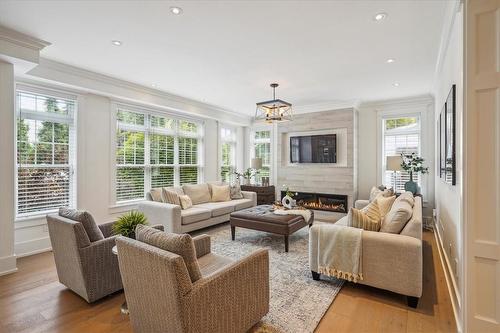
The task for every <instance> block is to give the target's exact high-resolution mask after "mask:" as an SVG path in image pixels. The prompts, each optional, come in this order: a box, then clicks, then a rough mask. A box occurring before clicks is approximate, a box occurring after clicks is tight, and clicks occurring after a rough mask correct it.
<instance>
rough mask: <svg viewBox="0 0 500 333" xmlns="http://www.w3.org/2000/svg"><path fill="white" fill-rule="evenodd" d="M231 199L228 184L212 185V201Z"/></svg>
mask: <svg viewBox="0 0 500 333" xmlns="http://www.w3.org/2000/svg"><path fill="white" fill-rule="evenodd" d="M230 200H231V189H230V188H229V185H221V186H217V185H212V201H214V202H218V201H230Z"/></svg>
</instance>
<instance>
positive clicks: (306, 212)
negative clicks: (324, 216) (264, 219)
mask: <svg viewBox="0 0 500 333" xmlns="http://www.w3.org/2000/svg"><path fill="white" fill-rule="evenodd" d="M274 214H277V215H300V216H302V217H303V218H304V221H306V223H308V222H309V220H310V219H311V211H310V210H308V209H275V210H274Z"/></svg>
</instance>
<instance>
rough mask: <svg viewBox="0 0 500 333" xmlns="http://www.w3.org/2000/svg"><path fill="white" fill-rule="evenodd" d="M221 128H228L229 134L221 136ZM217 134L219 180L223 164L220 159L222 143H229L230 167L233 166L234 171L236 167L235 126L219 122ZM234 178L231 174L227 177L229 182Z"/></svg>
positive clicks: (236, 145) (236, 144)
mask: <svg viewBox="0 0 500 333" xmlns="http://www.w3.org/2000/svg"><path fill="white" fill-rule="evenodd" d="M223 130H228V131H230V133H231V135H230V136H229V137H223V136H222V131H223ZM218 132H219V134H218V136H219V149H218V150H219V152H218V155H219V159H218V160H219V163H218V164H219V165H218V179H219V180H221V181H222V180H223V179H222V175H221V172H222V166H223V161H222V145H224V144H229V145H230V146H231V157H230V158H231V165H230V167H232V168H233V170H234V171H236V168H237V165H236V164H237V163H236V160H237V158H236V154H237V148H238V143H237V140H236V136H237V128H236V127H235V126H230V125H226V124H220V126H219V130H218ZM233 180H234V177H233V176H230V179H229V182H232V181H233Z"/></svg>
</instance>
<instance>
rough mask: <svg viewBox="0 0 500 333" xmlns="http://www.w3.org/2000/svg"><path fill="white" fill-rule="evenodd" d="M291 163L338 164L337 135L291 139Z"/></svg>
mask: <svg viewBox="0 0 500 333" xmlns="http://www.w3.org/2000/svg"><path fill="white" fill-rule="evenodd" d="M290 162H291V163H337V135H336V134H326V135H308V136H292V137H290Z"/></svg>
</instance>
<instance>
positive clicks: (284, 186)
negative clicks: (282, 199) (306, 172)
mask: <svg viewBox="0 0 500 333" xmlns="http://www.w3.org/2000/svg"><path fill="white" fill-rule="evenodd" d="M283 188H284V189H285V195H288V196H289V197H290V198H293V197H294V196H295V194H296V193H293V192H292V191H290V189H289V188H288V186H286V185H283Z"/></svg>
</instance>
